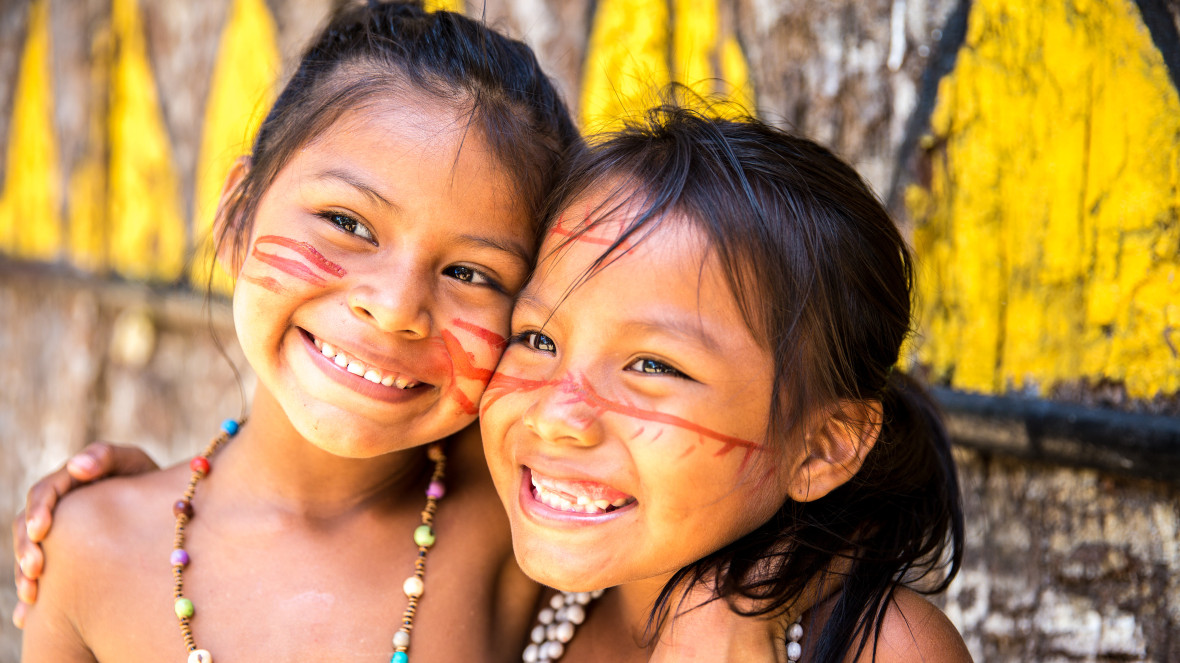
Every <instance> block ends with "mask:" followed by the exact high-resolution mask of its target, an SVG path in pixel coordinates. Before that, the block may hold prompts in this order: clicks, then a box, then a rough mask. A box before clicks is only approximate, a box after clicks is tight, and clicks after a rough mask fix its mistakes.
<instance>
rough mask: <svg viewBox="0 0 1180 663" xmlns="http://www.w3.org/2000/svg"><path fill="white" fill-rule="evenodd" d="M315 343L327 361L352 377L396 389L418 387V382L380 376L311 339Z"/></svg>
mask: <svg viewBox="0 0 1180 663" xmlns="http://www.w3.org/2000/svg"><path fill="white" fill-rule="evenodd" d="M312 340H314V341H315V346H316V347H317V348H319V351H320V353H321V354H323V355H324V356H325V357H327V358H328V359H331V360H332V362H333V363H335V364H336V365H337V366H339V367H340V368H343V369H345V370H347V371H348V372H349V373H352V374H353V375H357V376H360V377H362V378H364V379H366V380H368V381H369V382H372V383H373V384H380V385H384V386H386V387H393V386H397V388H398V389H410V388H412V387H416V386H418V382H416V381H415V380H412V379H410V378H407V377H400V376H398V375H396V374H392V373H391V374H389V375H382V374H381V372H380V371H378V370H377V369H375V368H369V367H368V366H365V365H364V364H363V363H361V362H359V361H357V360H355V359H352V358H351V357H349V356H348V355H346V354H344V353H343V352H340V351H339V350H337V349H336V348H334V347H332V344H330V343H326V342H324V341H321V340H320V339H318V338H315V337H312Z"/></svg>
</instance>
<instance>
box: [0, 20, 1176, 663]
mask: <svg viewBox="0 0 1180 663" xmlns="http://www.w3.org/2000/svg"><path fill="white" fill-rule="evenodd" d="M332 4H334V3H333V2H330V1H329V0H315V1H313V2H307V1H296V0H206V1H202V2H185V1H184V0H53V1H52V2H50V1H49V0H33V1H29V0H0V80H2V81H4V82H5V83H4V84H2V85H0V155H4V158H0V182H3V183H4V188H3V189H0V321H2V324H3V327H2V328H0V350H2V351H3V352H2V353H0V356H2V357H3V358H2V359H0V371H2V372H0V375H3V378H4V379H3V380H0V519H7V518H8V517H10V516H11V515H12V514H14V513H15V512H16V511H17V510H18V509H19V508H20V507H21V506H22V503H23V499H24V492H25V490H26V489H27V487H28V486H29V484H30V483H31V481H32V480H34V479H35V478H37V477H39V476H40V475H42V474H44V473H45V472H47V471H49V470H50V469H52V468H55V467H57V466H59V465H60V464H61V463H62V462H63V461H64V459H65V458H66V457H67V456H68V454H69V453H71V452H73V451H76V450H77V449H80V448H81V447H82V446H84V445H85V444H86V443H87V442H88V441H90V440H94V439H106V440H113V441H118V442H120V443H126V444H138V445H141V446H144V447H145V448H147V449H148V450H149V451H150V452H151V453H152V454H153V456H154V457H155V458H157V459H158V460H160V461H161V462H164V463H170V462H173V461H177V460H180V459H183V458H185V457H186V456H189V455H191V454H192V453H194V451H195V450H197V449H198V448H199V447H201V446H203V445H204V444H205V443H206V442H207V440H208V439H209V438H210V436H212V435H213V433H214V432H215V428H216V426H217V422H218V421H220V420H221V419H223V418H226V417H230V416H237V415H238V414H239V412H240V410H241V409H242V407H243V398H242V396H241V395H240V391H239V388H241V389H242V390H244V392H245V393H246V394H249V392H250V390H251V389H252V386H253V377H252V375H251V374H250V373H249V370H248V368H247V367H246V366H245V364H244V362H243V361H242V359H241V356H240V353H239V351H238V349H237V347H236V344H235V342H234V341H233V331H232V325H231V323H230V318H229V314H228V307H227V305H226V303H225V300H224V298H219V297H216V296H215V297H214V298H213V300H212V303H211V304H207V303H206V301H205V298H204V297H203V295H202V294H200V293H201V292H202V287H201V285H200V284H202V283H203V282H204V277H205V275H206V272H204V271H202V270H201V269H200V268H199V265H200V263H201V255H202V254H201V253H200V251H201V242H202V240H203V238H204V235H205V233H207V227H208V226H207V224H208V207H209V202H208V200H209V198H208V196H209V194H208V190H209V187H210V186H216V183H218V182H219V181H220V178H221V177H222V172H223V169H224V167H225V165H226V163H227V159H229V158H232V156H234V155H235V154H237V153H240V151H241V147H242V145H244V144H245V142H246V139H247V138H248V135H247V133H246V127H245V126H244V125H245V124H247V123H248V122H249V121H251V120H253V121H256V120H257V117H256V116H257V114H258V113H259V112H261V111H264V110H265V107H266V99H268V98H269V97H268V95H272V94H273V92H274V86H273V82H274V81H277V80H281V78H282V77H283V76H284V72H287V71H289V67H290V63H291V62H292V61H293V59H294V58H295V57H297V55H298V53H299V51H300V49H301V48H302V46H303V45H304V43H305V42H306V41H307V39H308V38H309V37H310V35H312V34H313V33H314V31H315V29H316V27H317V26H318V25H319V24H320V23H321V21H322V20H323V18H324V16H325V15H326V13H327V11H328V10H329V8H330V6H331V5H332ZM435 4H443V5H448V6H455V5H456V4H458V5H462V2H455V1H454V0H452V1H451V2H449V3H448V2H441V3H435ZM465 10H466V12H467V13H468V14H469V15H473V16H484V17H485V18H486V19H487V21H488V22H489V23H491V24H492V25H494V26H497V27H499V28H501V29H503V30H504V31H505V32H507V33H508V34H511V35H513V36H517V37H519V38H521V39H523V40H525V41H526V42H527V43H529V44H530V45H531V46H532V47H533V48H534V49H535V50H536V51H537V54H538V57H539V59H540V60H541V62H542V65H543V66H544V67H545V69H546V70H547V71H548V72H549V73H550V74H551V75H552V76H553V77H554V78H555V79H556V80H557V82H558V85H559V86H560V88H561V89H562V90H563V92H564V93H565V94H566V98H567V100H568V101H569V103H570V106H571V110H572V111H573V112H574V113H575V116H576V117H578V118H579V120H580V122H581V123H582V126H584V127H596V126H600V125H601V124H602V123H603V122H606V121H609V120H610V117H607V116H604V115H602V113H603V112H605V111H604V110H603V109H607V108H615V106H612V105H611V104H614V103H616V102H618V103H622V102H625V101H627V100H626V99H622V100H620V99H610V98H607V97H609V95H610V94H612V91H618V90H629V89H631V88H629V87H628V86H632V87H635V88H637V89H640V91H642V89H643V88H648V90H647V91H648V92H650V87H651V86H652V85H659V84H662V83H665V82H668V81H669V80H681V81H683V82H685V83H687V84H690V85H693V86H694V88H695V89H700V90H706V91H707V90H710V89H717V90H725V89H731V90H732V93H733V95H734V97H735V98H737V99H739V100H743V101H744V102H745V103H748V104H750V106H751V109H752V110H756V111H757V113H758V114H759V115H760V116H761V117H763V118H765V119H768V120H769V121H771V122H774V123H776V124H780V125H783V126H789V127H792V128H794V129H795V130H797V131H799V132H801V133H803V134H806V135H808V136H810V137H813V138H816V139H818V140H820V141H821V142H824V143H826V144H828V145H829V146H831V147H832V148H833V149H834V150H835V151H836V152H837V153H839V154H841V155H842V156H844V157H845V158H846V159H848V160H849V161H850V162H851V163H853V165H855V166H856V167H857V168H858V169H859V170H860V172H861V173H862V174H863V175H864V176H865V178H866V179H867V180H868V181H869V182H870V183H871V185H872V186H873V187H874V189H875V190H876V191H877V192H878V194H879V195H880V196H881V197H882V199H883V200H885V201H886V202H887V204H888V205H889V207H890V209H891V211H893V213H894V214H895V215H896V217H897V219H898V221H899V223H900V224H901V225H902V226H903V228H904V229H905V231H906V232H907V233H909V234H910V236H911V237H912V238H913V243H914V245H915V249H916V252H917V254H918V258H919V260H920V262H921V267H922V272H921V274H920V281H919V290H920V294H921V302H920V311H921V320H920V321H919V329H918V334H917V335H916V337H915V340H914V343H913V347H912V352H911V354H910V359H909V360H908V364H909V366H908V367H909V368H910V369H911V370H913V371H915V372H917V373H918V374H919V375H921V376H923V377H925V379H926V380H927V381H928V382H930V383H931V384H934V385H939V386H944V387H950V388H953V389H957V390H962V391H968V392H975V393H980V394H986V395H1005V394H1009V395H1012V394H1015V395H1027V396H1034V397H1040V398H1049V399H1053V400H1055V401H1059V402H1068V403H1081V404H1084V405H1087V406H1090V407H1094V408H1109V409H1115V410H1122V411H1132V412H1141V413H1152V414H1155V415H1157V416H1161V417H1177V416H1180V350H1178V348H1180V331H1178V330H1180V257H1178V256H1180V166H1177V164H1180V97H1178V95H1177V82H1178V81H1180V38H1178V37H1177V33H1178V31H1180V2H1177V0H1134V1H1132V0H1085V1H1084V0H1069V1H1066V2H1063V3H1054V4H1045V5H1040V4H1037V3H1032V4H1029V3H1024V2H1019V1H1018V0H865V1H861V2H856V1H852V0H822V1H821V0H486V2H480V1H478V0H467V3H466V5H465ZM640 25H642V26H644V27H647V28H650V29H649V30H647V31H646V32H644V34H645V35H646V36H645V37H644V39H643V40H640V39H638V37H637V36H636V35H637V34H638V33H639V32H641V31H637V30H633V29H632V28H633V27H635V26H640ZM686 43H687V44H688V47H689V48H687V49H686V48H685V47H684V44H686ZM234 49H237V50H234ZM227 53H235V54H237V55H236V56H235V57H236V58H237V59H234V60H232V61H230V62H228V63H226V62H223V60H222V59H223V58H226V57H227V55H226V54H227ZM620 58H622V60H621V59H620ZM620 61H625V62H628V63H630V64H633V65H634V68H633V69H631V68H629V69H627V72H626V74H627V75H629V76H633V77H634V78H635V80H630V81H629V80H623V73H622V72H616V71H606V69H609V67H611V66H612V65H610V63H617V62H620ZM629 66H630V65H629ZM226 72H230V74H232V75H227V74H226ZM603 74H605V78H604V77H603ZM612 76H613V78H612ZM711 78H718V79H724V80H725V82H727V83H730V84H732V85H731V86H730V88H726V86H722V85H719V84H715V82H710V81H708V80H705V79H711ZM635 81H638V83H636V82H635ZM637 94H639V93H637ZM646 98H648V99H650V97H646ZM631 103H632V105H631V106H630V107H629V108H631V109H632V110H634V109H635V108H636V107H637V106H636V104H638V105H640V106H641V105H642V103H641V100H639V99H638V97H637V100H635V101H632V102H631ZM616 105H617V104H616ZM624 105H625V104H624ZM127 125H130V126H132V127H134V128H135V129H136V133H134V134H133V135H131V136H127V135H124V134H123V133H120V132H121V131H123V130H122V129H120V128H119V127H122V126H127ZM125 172H132V173H136V175H134V176H130V177H129V176H126V175H124V174H121V173H125ZM120 200H122V201H133V202H134V203H135V204H134V205H131V206H130V207H128V206H127V205H125V204H123V203H119V202H118V201H120ZM112 201H114V202H112ZM120 205H123V206H122V207H120ZM145 211H150V212H151V214H145ZM149 223H150V224H152V225H150V226H148V225H145V224H149ZM144 231H147V235H146V239H144V238H143V237H141V236H142V235H143V233H144ZM137 238H138V239H137ZM136 242H138V243H136ZM211 329H212V330H214V331H216V332H217V334H218V335H219V336H220V337H221V338H222V339H223V342H224V347H225V349H226V352H225V354H226V355H228V358H229V359H228V360H227V359H226V358H225V357H223V356H222V353H221V352H220V351H219V350H218V346H217V344H216V342H215V341H214V340H213V337H212V336H211V334H210V330H211ZM231 360H232V362H233V363H234V364H236V365H237V368H238V369H239V370H240V371H241V372H242V376H241V378H237V377H236V376H235V373H234V369H233V368H231ZM957 454H958V458H959V462H960V472H961V475H962V479H963V484H964V490H965V500H966V508H967V514H968V540H967V543H968V550H967V560H966V565H965V567H964V569H963V571H962V572H961V574H960V576H959V578H958V580H956V582H955V583H954V585H953V586H952V587H951V590H950V591H949V592H948V593H947V594H946V595H945V596H944V597H942V598H941V599H939V600H941V601H942V604H943V605H944V606H945V608H946V610H947V613H948V614H949V615H950V616H951V618H952V620H954V622H955V624H956V625H957V626H958V627H959V628H960V630H961V631H962V632H963V634H964V636H965V638H966V640H967V642H968V645H969V647H970V648H971V651H972V653H973V655H974V656H975V658H976V660H977V661H1010V660H1043V661H1180V506H1178V505H1180V488H1178V486H1180V481H1172V482H1167V481H1148V480H1144V479H1136V478H1128V477H1126V476H1124V475H1121V474H1116V473H1111V472H1104V471H1097V470H1079V469H1073V468H1069V467H1062V466H1057V465H1054V464H1051V463H1045V462H1033V461H1027V460H1017V459H1015V458H1013V457H1009V456H1007V455H1005V454H1004V453H1002V452H998V451H979V450H971V449H967V448H960V449H958V450H957ZM4 532H5V537H4V538H3V540H0V613H3V614H4V617H5V618H4V619H2V620H0V661H16V660H18V659H19V647H20V644H19V639H20V634H19V631H17V630H16V629H14V628H13V627H12V625H11V623H10V621H9V619H8V616H9V615H10V614H11V610H12V607H13V606H14V605H15V602H16V597H15V592H14V590H13V588H12V582H11V580H12V576H11V575H10V573H11V571H10V569H12V568H13V564H12V553H11V549H10V545H9V539H8V530H7V529H5V530H4Z"/></svg>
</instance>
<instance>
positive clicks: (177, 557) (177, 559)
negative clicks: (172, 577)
mask: <svg viewBox="0 0 1180 663" xmlns="http://www.w3.org/2000/svg"><path fill="white" fill-rule="evenodd" d="M169 561H171V562H172V566H188V562H189V559H188V553H187V552H186V551H185V550H184V549H183V548H177V549H176V550H173V551H172V556H171V557H170V558H169Z"/></svg>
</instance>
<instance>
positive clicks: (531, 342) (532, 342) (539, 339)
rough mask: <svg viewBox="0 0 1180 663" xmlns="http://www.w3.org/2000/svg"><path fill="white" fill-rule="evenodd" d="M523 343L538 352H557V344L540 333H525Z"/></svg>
mask: <svg viewBox="0 0 1180 663" xmlns="http://www.w3.org/2000/svg"><path fill="white" fill-rule="evenodd" d="M524 342H525V343H526V344H528V346H529V347H530V348H532V349H534V350H536V351H538V352H549V353H554V352H557V344H556V343H554V342H553V339H551V338H549V337H548V336H546V335H544V334H542V333H541V332H525V334H524Z"/></svg>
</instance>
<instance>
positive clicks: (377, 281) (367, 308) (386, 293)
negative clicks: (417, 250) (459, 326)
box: [348, 268, 434, 338]
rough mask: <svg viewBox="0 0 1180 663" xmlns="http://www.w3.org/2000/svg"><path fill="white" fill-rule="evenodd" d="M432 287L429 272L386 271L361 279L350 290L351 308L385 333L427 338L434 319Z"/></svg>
mask: <svg viewBox="0 0 1180 663" xmlns="http://www.w3.org/2000/svg"><path fill="white" fill-rule="evenodd" d="M430 286H431V279H430V273H429V271H428V270H426V271H424V270H421V269H414V268H406V269H401V270H397V271H396V272H391V270H383V271H382V272H380V273H375V274H372V275H365V276H363V277H362V278H360V279H359V280H358V282H357V283H356V284H355V285H354V286H353V287H352V289H351V290H349V293H348V307H349V309H350V310H351V311H352V313H353V315H356V316H357V317H360V318H362V319H364V320H365V321H367V322H369V323H370V324H372V325H374V326H376V327H377V328H378V329H380V330H382V331H385V332H389V333H395V334H405V335H408V336H411V337H413V338H426V337H427V336H429V335H430V330H431V324H432V322H431V321H432V318H433V316H432V315H431V308H432V305H433V299H434V298H433V291H432V289H431V287H430Z"/></svg>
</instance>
